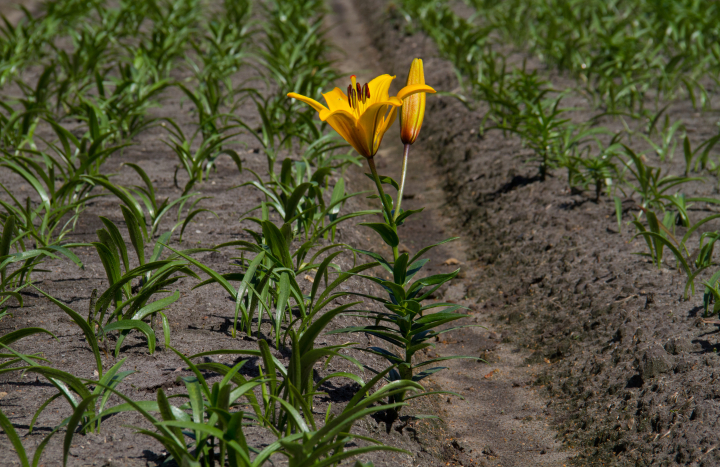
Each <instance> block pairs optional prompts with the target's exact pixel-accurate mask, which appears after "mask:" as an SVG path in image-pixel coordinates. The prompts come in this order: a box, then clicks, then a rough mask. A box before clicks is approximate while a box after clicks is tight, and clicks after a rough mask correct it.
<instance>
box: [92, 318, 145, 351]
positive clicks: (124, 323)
mask: <svg viewBox="0 0 720 467" xmlns="http://www.w3.org/2000/svg"><path fill="white" fill-rule="evenodd" d="M132 329H136V330H138V331H140V332H142V333H143V334H145V336H146V337H147V340H148V350H149V351H150V353H151V354H152V353H154V352H155V333H154V332H153V330H152V328H151V327H150V326H148V325H147V324H145V323H144V322H142V321H139V320H134V319H123V320H120V321H115V322H113V323H110V324H108V325H106V326H105V327H104V328H103V330H104V331H105V332H106V333H108V332H110V331H129V330H132ZM119 351H120V349H119V348H116V349H115V354H116V355H117V354H118V352H119Z"/></svg>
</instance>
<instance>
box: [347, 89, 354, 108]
mask: <svg viewBox="0 0 720 467" xmlns="http://www.w3.org/2000/svg"><path fill="white" fill-rule="evenodd" d="M347 98H348V105H349V106H350V107H352V106H353V104H352V84H348V89H347Z"/></svg>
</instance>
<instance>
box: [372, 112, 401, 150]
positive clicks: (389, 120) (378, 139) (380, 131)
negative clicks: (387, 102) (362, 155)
mask: <svg viewBox="0 0 720 467" xmlns="http://www.w3.org/2000/svg"><path fill="white" fill-rule="evenodd" d="M395 118H397V107H392V108H391V110H390V115H388V116H387V117H385V118H383V121H382V123H381V124H380V126H379V127H378V128H377V130H375V131H376V133H375V141H374V143H373V154H376V153H377V152H378V149H380V143H382V139H383V136H385V132H386V131H387V130H388V129H389V128H390V127H391V126H392V124H393V123H394V122H395Z"/></svg>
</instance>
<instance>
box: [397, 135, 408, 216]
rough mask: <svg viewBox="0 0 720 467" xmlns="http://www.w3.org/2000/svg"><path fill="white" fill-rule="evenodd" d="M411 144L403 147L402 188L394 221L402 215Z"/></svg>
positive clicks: (399, 192)
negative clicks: (401, 205)
mask: <svg viewBox="0 0 720 467" xmlns="http://www.w3.org/2000/svg"><path fill="white" fill-rule="evenodd" d="M410 146H411V145H410V144H406V145H405V148H404V149H403V161H402V175H401V176H400V189H399V190H398V197H397V203H396V206H395V216H393V222H396V221H397V218H398V216H399V215H400V204H402V197H403V191H405V174H407V163H408V155H409V154H410Z"/></svg>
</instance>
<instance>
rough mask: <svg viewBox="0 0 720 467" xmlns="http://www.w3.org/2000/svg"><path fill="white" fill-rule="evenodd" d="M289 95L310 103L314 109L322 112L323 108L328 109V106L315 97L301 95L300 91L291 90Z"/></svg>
mask: <svg viewBox="0 0 720 467" xmlns="http://www.w3.org/2000/svg"><path fill="white" fill-rule="evenodd" d="M287 96H288V97H292V98H293V99H297V100H299V101H302V102H304V103H306V104H308V105H309V106H310V107H312V108H313V109H315V110H317V111H318V112H322V111H323V110H327V107H325V106H324V105H322V104H321V103H319V102H318V101H316V100H315V99H311V98H309V97H305V96H301V95H300V94H298V93H295V92H289V93H288V95H287Z"/></svg>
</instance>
